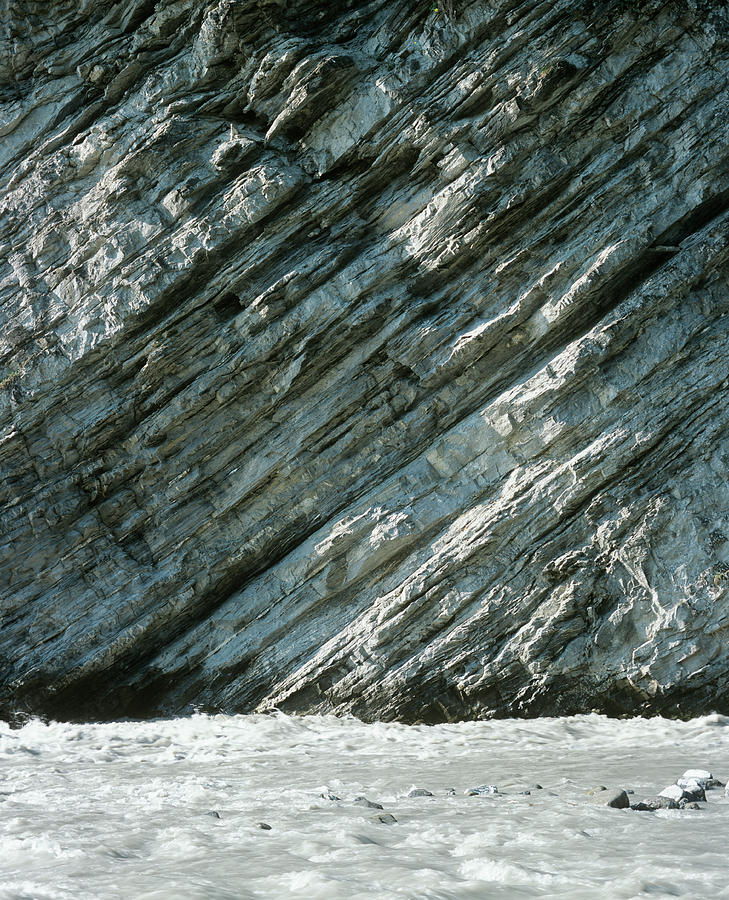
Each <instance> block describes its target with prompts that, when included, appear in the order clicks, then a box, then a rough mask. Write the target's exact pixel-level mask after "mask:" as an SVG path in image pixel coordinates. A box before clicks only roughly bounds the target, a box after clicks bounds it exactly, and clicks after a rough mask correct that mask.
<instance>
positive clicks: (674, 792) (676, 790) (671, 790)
mask: <svg viewBox="0 0 729 900" xmlns="http://www.w3.org/2000/svg"><path fill="white" fill-rule="evenodd" d="M658 796H659V797H668V798H669V799H671V800H674V801H675V802H676V803H678V802H679V800H693V799H694V798H693V796H691V795H690V794H689V793H688V792H687V791H685V790H684V789H683V788H681V787H679V786H678V785H677V784H669V786H668V787H666V788H664V789H663V790H662V791H661V792H660V794H659V795H658Z"/></svg>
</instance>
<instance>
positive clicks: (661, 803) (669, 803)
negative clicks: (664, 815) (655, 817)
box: [630, 797, 678, 812]
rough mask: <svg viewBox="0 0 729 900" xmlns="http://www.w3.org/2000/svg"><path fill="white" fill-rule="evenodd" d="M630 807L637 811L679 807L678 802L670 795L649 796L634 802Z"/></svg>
mask: <svg viewBox="0 0 729 900" xmlns="http://www.w3.org/2000/svg"><path fill="white" fill-rule="evenodd" d="M630 808H631V809H634V810H636V811H637V812H655V810H657V809H678V803H677V802H676V801H675V800H672V799H671V798H670V797H649V798H648V799H647V800H640V801H639V802H638V803H633V804H632V805H631V807H630Z"/></svg>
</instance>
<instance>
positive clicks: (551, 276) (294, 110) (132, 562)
mask: <svg viewBox="0 0 729 900" xmlns="http://www.w3.org/2000/svg"><path fill="white" fill-rule="evenodd" d="M1 9H2V17H0V37H1V39H2V43H1V44H0V304H1V305H0V341H1V343H0V468H1V474H2V478H1V479H0V533H1V534H2V542H1V544H0V591H1V592H2V628H1V630H0V680H1V687H0V710H1V711H2V714H3V715H5V716H8V715H12V714H13V713H14V712H20V711H30V712H35V713H41V714H46V715H50V716H54V717H60V718H72V719H83V718H87V717H88V718H111V717H116V716H122V715H132V716H147V715H158V714H166V713H180V712H185V711H189V710H192V709H194V708H202V709H221V710H224V711H246V710H252V709H254V708H263V709H265V708H269V707H270V706H272V705H275V706H277V707H279V708H282V709H285V710H296V711H312V712H314V711H316V712H329V711H335V712H338V713H344V712H352V713H354V714H356V715H358V716H361V717H363V718H366V719H373V718H384V719H392V718H400V719H402V720H404V721H418V720H422V721H426V722H429V721H437V720H444V719H455V718H479V717H484V716H491V715H536V714H542V713H569V712H576V711H589V710H590V709H599V710H603V711H606V712H609V713H622V712H650V713H652V712H656V713H657V712H666V713H673V714H687V713H696V712H705V711H708V710H711V709H719V710H724V711H729V703H728V702H727V700H726V696H727V693H726V687H727V682H728V679H729V657H728V655H727V653H728V651H727V648H729V634H728V626H729V617H728V602H727V597H728V595H727V589H728V588H729V577H728V575H727V573H728V572H729V542H728V540H727V538H728V537H729V486H728V484H727V477H726V474H727V470H729V432H728V431H727V419H728V413H727V396H726V386H727V379H728V376H729V369H728V366H727V364H728V362H729V349H728V347H729V342H728V338H729V334H728V332H729V280H728V275H729V262H728V257H729V238H728V235H729V160H728V154H729V150H728V148H729V120H728V119H727V116H726V109H727V104H729V89H728V86H729V19H728V17H727V11H726V5H725V4H715V5H710V6H698V7H697V5H696V3H695V2H694V3H692V2H688V3H683V2H682V3H679V4H664V5H661V4H658V3H656V4H654V6H651V8H650V10H648V11H644V12H640V11H639V12H636V11H635V10H632V9H627V10H625V9H623V8H622V7H621V5H620V4H619V3H618V2H613V3H607V4H602V5H600V4H597V5H592V6H590V5H587V4H585V5H582V6H581V5H579V4H575V3H574V2H566V0H556V2H555V0H526V2H523V3H518V4H517V3H513V2H511V0H491V2H487V0H471V2H459V0H454V2H453V4H452V7H451V4H447V3H446V4H444V5H443V8H442V9H439V10H438V11H435V9H434V8H433V4H432V3H426V2H424V0H423V2H420V0H418V2H416V0H387V2H381V0H372V2H369V3H368V2H355V0H343V2H341V3H337V4H332V3H330V2H328V0H326V2H325V0H307V2H303V0H286V2H283V0H259V2H254V0H206V2H197V0H196V2H194V0H159V2H156V3H155V2H150V0H124V2H117V0H58V2H56V3H54V4H53V15H52V16H50V17H49V15H48V5H47V4H46V3H43V2H41V0H22V2H20V0H3V2H2V4H1Z"/></svg>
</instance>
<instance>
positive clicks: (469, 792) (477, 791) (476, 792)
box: [463, 784, 499, 797]
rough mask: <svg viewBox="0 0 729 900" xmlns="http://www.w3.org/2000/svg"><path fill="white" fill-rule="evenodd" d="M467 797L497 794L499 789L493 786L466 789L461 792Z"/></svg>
mask: <svg viewBox="0 0 729 900" xmlns="http://www.w3.org/2000/svg"><path fill="white" fill-rule="evenodd" d="M463 793H464V794H465V795H466V796H467V797H477V796H486V795H489V794H498V793H499V789H498V787H496V785H495V784H480V785H479V786H478V787H472V788H466V790H465V791H464V792H463Z"/></svg>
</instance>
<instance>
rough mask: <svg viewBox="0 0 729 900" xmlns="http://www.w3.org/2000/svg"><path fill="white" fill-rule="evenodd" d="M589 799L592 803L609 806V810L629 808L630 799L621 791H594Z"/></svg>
mask: <svg viewBox="0 0 729 900" xmlns="http://www.w3.org/2000/svg"><path fill="white" fill-rule="evenodd" d="M590 799H591V800H592V802H593V803H596V804H599V805H600V806H609V807H610V808H611V809H628V808H629V807H630V799H629V797H628V795H627V794H626V792H625V791H624V790H622V789H620V790H604V791H596V792H594V793H592V794H591V796H590Z"/></svg>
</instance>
